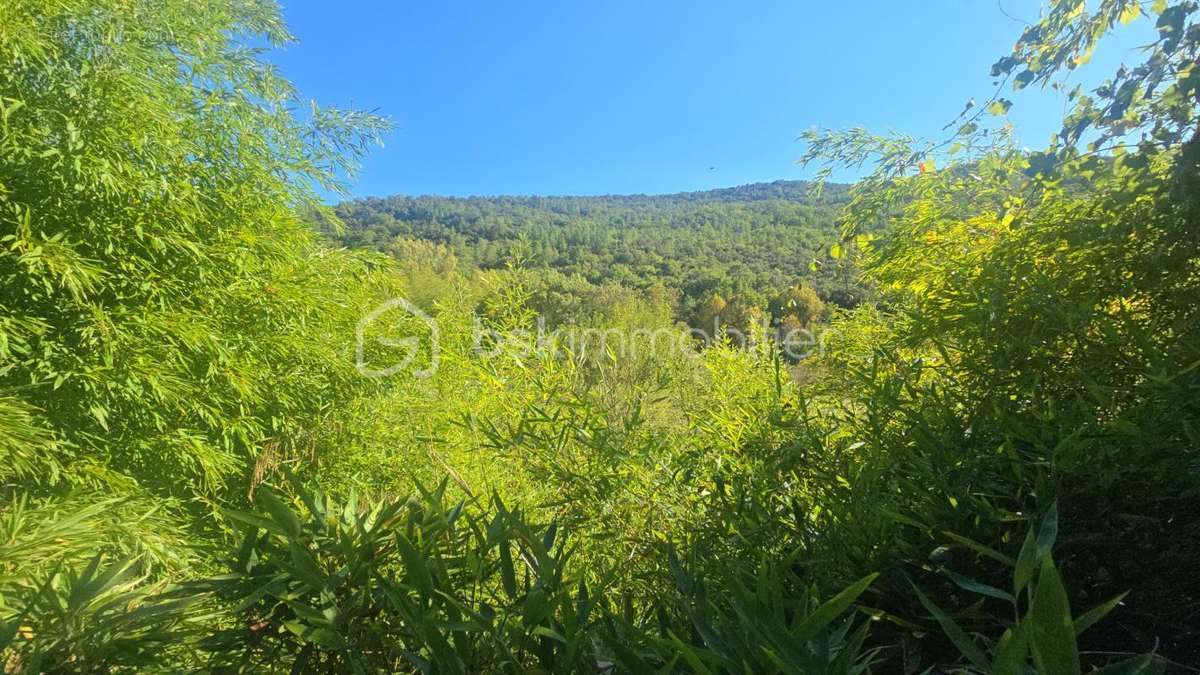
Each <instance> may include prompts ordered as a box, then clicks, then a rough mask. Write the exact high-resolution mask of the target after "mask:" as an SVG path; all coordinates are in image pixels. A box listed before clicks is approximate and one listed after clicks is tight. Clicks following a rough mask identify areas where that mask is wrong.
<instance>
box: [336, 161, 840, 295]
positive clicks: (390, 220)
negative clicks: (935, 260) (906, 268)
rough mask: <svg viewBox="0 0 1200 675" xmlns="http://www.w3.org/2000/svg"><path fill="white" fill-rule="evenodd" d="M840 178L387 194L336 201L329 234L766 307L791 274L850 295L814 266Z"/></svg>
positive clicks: (829, 228) (833, 275) (826, 270)
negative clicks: (646, 191)
mask: <svg viewBox="0 0 1200 675" xmlns="http://www.w3.org/2000/svg"><path fill="white" fill-rule="evenodd" d="M847 187H848V186H845V185H840V184H833V185H826V186H825V188H824V189H823V190H822V191H821V192H820V194H819V195H814V194H813V193H812V192H811V190H810V184H809V183H806V182H802V181H775V182H773V183H755V184H751V185H743V186H739V187H732V188H724V189H717V190H708V191H703V192H682V193H676V194H668V195H653V196H648V195H607V196H595V197H541V196H529V197H468V198H456V197H431V196H421V197H407V196H399V195H397V196H392V197H385V198H367V199H359V200H354V201H350V202H346V203H343V204H341V205H339V206H338V209H337V210H338V213H339V215H340V216H341V218H342V219H343V220H344V221H345V224H346V228H345V231H344V232H343V233H341V234H340V235H338V236H337V238H338V239H339V241H340V242H341V243H342V244H344V245H347V246H351V247H369V248H375V249H379V250H383V251H389V252H392V253H393V254H396V255H398V256H409V255H413V251H414V246H413V243H414V241H413V240H423V241H427V242H433V243H436V244H440V245H443V246H445V247H447V248H448V249H449V250H450V251H451V252H453V255H454V256H455V258H456V264H465V265H468V266H472V267H478V268H481V269H492V268H498V267H504V266H506V265H508V264H510V263H511V262H512V261H514V260H519V261H521V263H522V264H523V265H526V266H531V267H545V268H551V269H555V270H559V271H561V272H563V273H564V274H567V275H569V276H575V275H578V276H582V277H583V278H585V279H586V280H587V281H588V282H590V283H593V284H599V283H609V282H616V283H620V284H622V285H626V286H631V287H634V288H647V287H649V286H652V285H656V284H662V285H664V286H666V287H668V288H671V289H674V290H677V291H679V293H680V294H681V298H680V311H681V313H684V314H686V313H687V312H688V311H689V308H694V307H695V306H696V305H697V304H698V303H700V302H703V301H706V300H709V299H711V298H712V296H713V295H714V294H716V295H718V296H720V299H721V301H722V302H733V301H734V300H737V301H739V302H740V303H742V304H745V305H750V306H756V307H765V306H766V304H767V303H768V302H769V301H770V299H771V298H772V297H773V296H775V295H777V294H778V293H780V292H783V291H786V290H787V289H789V288H792V287H793V286H795V285H796V284H801V283H802V284H804V285H807V286H811V287H813V288H814V289H816V290H817V292H818V293H820V294H821V295H822V296H823V298H824V299H826V300H832V301H833V302H836V303H839V304H853V299H854V298H855V297H857V294H858V293H857V291H856V290H855V289H854V288H853V285H852V283H850V281H849V280H848V276H847V275H848V272H847V270H845V269H840V268H839V267H838V265H830V264H818V265H814V264H813V263H814V260H821V259H822V258H823V253H824V252H825V251H826V250H827V248H828V246H829V244H830V243H831V242H832V241H833V240H834V239H835V237H836V229H837V228H836V225H835V217H836V212H837V207H838V205H840V204H841V203H843V202H844V200H845V198H846V190H847ZM415 248H417V249H418V250H420V247H419V246H417V247H415ZM824 262H825V263H828V261H824Z"/></svg>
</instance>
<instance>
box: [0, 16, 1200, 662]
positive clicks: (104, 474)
mask: <svg viewBox="0 0 1200 675" xmlns="http://www.w3.org/2000/svg"><path fill="white" fill-rule="evenodd" d="M1196 14H1197V7H1196V5H1195V3H1193V2H1191V1H1190V0H1185V1H1183V2H1179V3H1176V4H1174V5H1171V4H1169V3H1166V2H1155V3H1151V4H1149V5H1148V6H1147V5H1146V4H1143V3H1133V2H1128V1H1125V0H1111V1H1107V0H1106V1H1105V2H1101V3H1099V4H1098V5H1096V6H1095V7H1089V6H1087V5H1084V4H1080V3H1078V2H1075V1H1074V0H1071V1H1069V2H1068V1H1058V2H1053V3H1052V4H1051V6H1050V7H1049V8H1048V11H1047V12H1046V14H1045V15H1044V17H1043V19H1042V20H1041V21H1040V22H1039V23H1038V24H1036V25H1034V26H1031V27H1030V28H1029V29H1028V30H1026V31H1025V34H1024V36H1023V37H1022V39H1021V41H1020V42H1019V43H1018V44H1017V46H1016V49H1015V51H1014V53H1013V55H1012V56H1010V57H1006V58H1005V59H1002V60H1001V61H1000V62H999V63H998V64H997V67H996V76H997V77H1007V76H1008V75H1009V74H1012V75H1013V79H1012V81H1013V83H1014V84H1015V85H1016V86H1018V87H1022V86H1028V85H1030V84H1043V83H1050V84H1057V82H1058V79H1057V78H1061V76H1062V75H1063V74H1064V73H1065V72H1066V71H1069V70H1071V69H1072V68H1074V67H1078V66H1081V65H1083V63H1084V62H1085V61H1086V58H1087V54H1089V53H1090V50H1091V49H1092V48H1093V47H1094V46H1095V43H1096V41H1097V40H1099V39H1101V38H1102V37H1103V35H1104V34H1106V33H1107V31H1108V30H1110V29H1111V28H1113V27H1115V26H1117V25H1120V24H1123V23H1128V22H1131V21H1136V20H1139V19H1140V18H1142V17H1152V18H1154V20H1155V21H1156V28H1157V30H1158V32H1159V40H1158V41H1157V42H1155V43H1154V44H1153V45H1151V46H1150V47H1149V48H1148V50H1147V51H1146V60H1145V62H1144V63H1142V64H1139V65H1137V66H1135V67H1133V68H1127V69H1122V71H1121V72H1119V73H1117V74H1116V76H1115V78H1114V80H1113V81H1112V82H1110V83H1108V84H1106V85H1104V87H1102V88H1101V89H1100V90H1098V91H1096V92H1092V94H1089V95H1084V94H1082V93H1077V94H1075V95H1074V100H1075V101H1076V102H1077V105H1076V108H1075V109H1074V110H1073V111H1072V112H1071V113H1070V114H1069V115H1068V116H1067V118H1066V120H1064V130H1063V132H1062V133H1060V134H1059V135H1058V136H1057V138H1056V140H1055V141H1054V143H1053V144H1052V146H1051V147H1049V148H1047V149H1046V150H1045V151H1044V152H1040V153H1029V152H1026V151H1023V150H1019V149H1017V148H1016V147H1014V146H1013V145H1012V143H1011V142H1010V140H1009V138H1010V136H1009V129H1008V127H1007V126H1005V124H1006V123H1005V122H1004V121H1003V119H1002V118H1003V116H1004V115H1005V114H1007V112H1008V111H1009V109H1010V107H1011V106H1012V105H1014V104H1013V103H1012V102H1011V101H1009V100H1008V99H1004V98H1002V97H1001V96H1000V95H999V93H998V94H997V96H996V97H995V98H993V99H992V100H989V101H986V102H985V103H984V104H982V105H974V104H973V103H972V104H969V105H967V106H966V107H965V108H964V110H963V112H962V114H961V115H960V118H959V119H957V120H955V121H954V122H953V123H952V124H951V125H950V126H949V127H947V129H948V130H949V129H954V130H955V131H954V132H953V136H952V137H951V138H950V139H947V140H946V141H944V142H936V141H928V142H925V141H917V140H915V139H909V138H906V137H903V136H890V137H883V138H880V137H876V136H872V135H871V134H870V133H869V132H867V131H865V130H861V129H854V130H849V131H842V132H822V131H814V132H811V133H810V134H808V135H807V136H806V139H807V140H808V141H809V146H808V148H807V150H806V154H805V156H804V158H803V160H804V161H806V162H815V163H825V164H826V166H825V167H824V168H823V169H822V171H828V170H829V169H830V168H831V166H832V165H836V164H839V163H851V164H858V163H862V162H864V161H871V162H873V163H874V165H875V167H876V168H875V170H874V171H873V172H872V173H870V174H869V175H868V176H867V177H866V178H865V179H864V180H862V181H861V182H860V183H858V184H857V185H855V186H853V187H852V188H842V187H840V186H830V189H829V190H827V192H826V194H825V196H812V195H811V194H810V193H809V192H808V189H809V187H810V186H807V185H804V186H801V185H796V184H789V183H778V184H771V185H765V186H764V185H757V186H746V187H744V188H738V189H735V190H732V191H717V192H713V193H703V194H685V195H672V196H666V197H657V198H647V197H626V198H622V197H609V198H578V199H572V198H553V199H552V198H496V199H471V200H457V199H456V200H443V199H436V198H419V199H406V198H397V197H394V198H389V199H385V200H363V201H355V202H348V203H345V204H343V205H341V206H340V207H339V208H338V209H337V212H338V213H340V214H341V215H342V216H343V217H345V218H346V219H347V220H349V221H350V227H349V228H348V229H347V230H345V231H344V233H342V234H338V232H339V228H340V226H339V225H338V223H337V219H336V216H337V213H334V210H331V209H327V208H325V207H322V206H320V205H319V203H318V200H317V198H316V194H317V190H316V189H315V188H317V187H325V188H336V183H337V180H336V178H335V177H336V176H338V175H342V174H343V173H344V172H345V171H346V170H348V169H350V168H352V165H353V162H354V159H355V157H356V156H357V155H358V153H359V152H361V151H362V150H363V148H364V144H366V143H368V142H370V141H371V140H373V139H374V138H375V137H376V135H377V134H378V132H380V131H382V130H383V129H384V128H385V126H386V125H385V124H384V123H383V122H382V121H381V120H378V119H376V118H374V117H372V116H369V115H361V114H359V113H353V112H339V111H334V110H328V109H320V108H316V107H310V108H308V109H307V112H297V111H298V110H301V107H300V106H298V103H299V102H298V101H297V100H296V99H295V94H294V92H293V90H292V88H291V86H290V85H289V84H288V83H287V82H286V81H284V80H282V79H281V78H280V77H278V75H277V74H276V73H275V72H274V71H273V69H272V68H271V67H270V66H269V65H268V64H267V63H266V62H265V61H263V60H262V52H261V51H260V50H259V49H258V48H257V47H253V46H251V45H262V44H274V45H277V44H280V43H282V42H284V41H286V40H288V36H287V33H286V31H285V30H284V29H283V26H282V22H281V20H280V17H279V12H278V8H277V7H276V6H275V5H274V4H273V3H271V2H267V1H266V0H263V1H261V2H260V1H257V0H255V1H252V2H234V1H232V0H205V1H204V2H201V3H192V2H182V1H181V0H166V1H159V2H154V3H149V2H125V1H123V0H122V1H118V0H55V1H54V2H40V1H39V2H34V1H32V0H10V1H9V2H5V3H3V4H0V292H2V294H3V295H2V300H3V302H0V359H2V360H0V509H2V511H0V653H2V654H3V659H4V661H5V668H6V670H14V671H21V670H24V671H29V672H36V671H51V672H55V671H57V672H71V671H81V672H114V671H122V670H164V671H171V672H177V671H181V670H184V671H186V670H204V669H209V670H226V671H227V670H237V671H251V670H253V671H256V672H257V671H268V672H270V671H284V670H287V671H290V672H344V671H350V672H397V671H400V672H416V671H420V672H464V673H465V672H607V671H608V670H610V669H611V670H616V671H622V672H623V671H630V672H687V671H693V672H713V673H735V672H789V673H791V672H804V673H810V672H822V673H865V672H869V671H871V670H876V671H878V672H922V671H923V670H925V671H930V670H932V671H966V672H995V673H1027V672H1030V664H1032V669H1033V671H1034V672H1039V673H1045V674H1047V675H1059V674H1060V673H1061V674H1064V675H1068V674H1071V673H1082V672H1088V670H1089V669H1101V672H1105V671H1107V672H1146V671H1149V670H1153V669H1158V668H1159V667H1160V666H1162V665H1164V664H1170V663H1171V661H1170V660H1169V659H1176V660H1178V661H1180V662H1184V661H1188V660H1193V661H1194V660H1195V659H1194V658H1193V657H1195V656H1196V654H1195V651H1194V649H1195V647H1194V645H1193V642H1194V637H1193V636H1194V635H1195V634H1196V633H1197V631H1198V630H1200V629H1198V628H1197V626H1196V623H1195V617H1196V612H1195V598H1197V597H1200V588H1198V587H1197V580H1196V579H1195V578H1194V577H1192V576H1188V575H1186V574H1180V573H1179V570H1180V569H1182V568H1184V566H1185V565H1186V563H1189V562H1191V561H1193V560H1197V559H1200V544H1198V543H1197V542H1200V519H1198V518H1197V510H1196V508H1195V501H1196V498H1197V495H1200V472H1198V471H1197V467H1200V458H1198V457H1197V454H1196V448H1197V447H1198V445H1197V437H1196V429H1197V427H1198V426H1200V419H1198V417H1200V408H1198V407H1197V401H1200V397H1197V396H1196V392H1197V390H1198V389H1200V369H1198V367H1197V364H1200V332H1198V329H1200V316H1197V312H1198V311H1200V310H1198V309H1197V308H1198V307H1200V285H1198V283H1197V282H1198V279H1200V275H1198V273H1197V263H1196V261H1197V260H1200V250H1197V246H1198V245H1200V240H1198V239H1197V237H1196V234H1195V232H1196V228H1195V227H1194V225H1195V223H1196V220H1197V215H1198V214H1200V202H1198V201H1197V195H1198V194H1200V162H1198V161H1197V158H1198V157H1200V140H1198V139H1200V136H1197V133H1198V132H1197V119H1198V117H1197V103H1196V101H1197V98H1196V96H1195V94H1196V91H1197V89H1198V87H1200V84H1198V82H1200V80H1197V77H1198V73H1200V71H1197V70H1196V68H1195V67H1194V65H1193V64H1194V63H1195V62H1196V60H1197V58H1196V57H1197V54H1196V51H1197V49H1198V46H1197V45H1198V44H1200V30H1197V26H1196V22H1195V16H1196ZM801 189H803V190H804V192H805V194H804V196H803V197H802V196H801V195H800V191H801ZM835 208H840V209H841V213H840V216H837V217H836V220H837V221H838V222H840V223H841V224H842V225H843V226H844V227H843V230H842V232H841V233H840V236H835V235H834V233H833V232H831V228H830V226H829V225H830V224H831V223H833V222H834V221H835V214H834V209H835ZM313 222H320V223H322V224H323V225H322V229H323V230H324V234H325V235H327V236H334V237H337V238H339V240H340V241H341V242H343V243H348V244H353V245H356V246H369V247H373V248H378V249H380V250H382V251H384V252H386V253H387V254H388V255H386V256H384V255H377V254H372V253H367V252H361V251H348V250H344V249H334V248H330V247H329V246H328V245H327V243H326V241H325V240H324V239H322V238H321V236H320V235H318V233H317V232H316V231H315V230H314V229H313V228H312V227H311V223H313ZM866 287H870V288H871V289H872V292H871V293H870V294H868V293H865V292H864V290H863V289H864V288H866ZM398 296H405V297H408V298H410V299H411V300H414V301H416V303H417V304H418V305H419V306H420V307H421V308H423V310H424V311H426V312H427V313H428V314H429V315H431V316H433V317H435V318H436V320H437V325H438V335H439V345H438V348H439V354H440V364H439V367H438V369H437V370H436V372H432V373H430V374H429V377H427V378H413V377H411V376H410V375H408V374H405V373H400V374H397V375H394V376H392V377H390V378H366V377H362V376H361V375H360V373H358V372H357V371H356V369H355V367H354V361H353V358H352V357H353V347H354V342H353V340H354V336H355V332H356V328H357V327H358V322H359V319H360V318H362V317H364V316H366V315H367V313H368V312H370V311H371V310H372V309H374V308H376V307H377V306H379V303H380V302H381V301H383V300H385V299H389V298H395V297H398ZM833 306H836V307H837V309H834V308H833ZM538 316H542V317H544V318H546V319H549V321H550V323H551V325H550V326H549V327H548V328H549V329H552V330H553V329H558V331H559V332H557V333H554V334H553V335H552V339H551V340H549V342H548V343H544V342H543V341H542V340H541V338H542V337H543V336H542V335H539V333H538V331H539V330H540V329H542V328H543V327H544V326H541V325H538V324H537V317H538ZM681 319H682V320H685V321H688V322H690V323H691V324H692V325H693V326H694V327H698V328H702V329H705V330H713V332H714V333H717V334H716V335H711V336H710V337H713V338H715V339H714V340H711V341H708V343H707V344H701V343H700V342H699V341H697V340H694V339H692V338H691V337H690V336H689V335H688V334H687V331H686V326H684V325H681V324H678V323H676V322H677V320H681ZM760 319H767V320H768V321H769V322H771V323H772V324H773V325H774V326H775V328H776V329H777V330H785V329H786V330H801V329H807V328H809V327H811V326H812V325H813V324H814V322H822V323H824V322H827V321H828V322H829V325H828V329H827V330H822V332H821V334H820V340H819V345H818V346H819V349H818V350H817V352H818V353H817V354H815V355H812V356H810V357H806V358H803V359H801V360H799V362H797V363H791V364H790V365H789V363H788V362H787V361H786V360H785V359H783V358H781V357H782V356H783V355H781V354H780V353H779V350H778V349H777V348H776V340H775V339H773V336H772V335H770V334H765V333H764V332H763V331H762V330H761V327H760ZM384 324H387V325H384ZM423 325H424V324H423V323H422V322H421V321H420V320H419V319H417V318H414V317H408V319H396V320H394V321H391V320H389V321H384V322H380V323H379V324H378V325H373V326H372V330H373V331H375V332H372V333H371V335H370V337H371V339H372V341H373V342H372V346H371V349H372V350H373V351H372V352H371V353H370V356H371V358H372V359H373V361H372V362H374V359H383V358H386V357H387V356H388V354H387V353H386V351H385V350H384V347H386V346H387V343H386V342H382V341H381V342H379V343H378V344H375V343H374V338H376V337H382V338H389V337H392V335H391V333H388V332H387V331H389V330H407V331H410V332H409V333H405V336H409V337H411V336H412V335H413V333H412V332H411V331H412V330H415V329H421V330H424V331H425V332H422V333H419V334H418V335H419V336H420V337H422V338H428V336H429V335H430V334H431V331H430V330H429V328H428V327H425V328H421V326H423ZM717 327H719V329H717ZM570 331H581V332H584V333H586V335H584V336H583V337H582V338H579V336H577V335H574V334H572V333H570ZM739 331H740V332H741V333H742V334H744V335H746V336H747V337H748V339H746V340H743V341H741V342H739V341H738V340H736V339H735V336H736V334H737V332H739ZM377 333H378V335H377ZM663 336H666V337H667V338H674V337H678V338H679V339H669V340H665V341H663V340H661V338H662V337H663ZM774 337H778V336H774ZM285 473H294V474H296V475H297V476H298V477H299V478H298V479H297V481H296V482H294V483H293V484H292V485H291V486H290V487H289V488H288V489H287V490H281V491H276V490H273V489H271V488H269V487H268V486H269V485H272V484H278V481H277V480H276V479H277V477H278V476H279V475H281V474H285ZM307 485H314V486H319V487H317V488H311V489H310V488H308V487H303V486H307ZM422 485H438V486H439V487H438V488H437V489H436V490H432V491H425V490H422V489H421V488H420V487H419V486H422ZM414 488H415V489H416V490H417V492H418V494H417V495H416V496H414V497H412V498H409V499H397V498H396V497H395V495H398V494H408V493H410V492H412V491H413V490H414ZM348 494H349V495H353V494H359V495H361V498H354V497H350V498H346V497H345V495H348ZM482 495H491V498H490V500H487V499H484V498H483V497H481V496H482ZM248 498H249V499H252V500H253V501H255V502H256V504H257V507H246V506H244V502H245V501H246V500H247V499H248ZM1035 514H1036V515H1035ZM1039 515H1040V518H1039V517H1038V516H1039ZM1034 522H1037V523H1038V525H1037V527H1036V529H1035V528H1034V527H1033V523H1034ZM1018 541H1020V542H1023V543H1022V544H1021V545H1020V546H1018V545H1017V542H1018ZM1014 549H1015V550H1014ZM1052 550H1053V557H1052V556H1051V551H1052ZM930 551H932V553H930ZM114 561H120V562H114ZM910 580H911V581H910ZM1080 607H1094V609H1092V610H1089V611H1087V612H1084V613H1082V614H1078V613H1077V612H1076V610H1077V609H1078V608H1080ZM1073 608H1075V610H1073ZM1110 612H1111V613H1112V614H1113V616H1114V617H1116V618H1119V621H1117V620H1106V618H1105V617H1106V616H1107V615H1109V613H1110ZM860 616H870V617H871V619H872V620H871V621H866V620H863V619H861V618H859V617H860ZM1154 650H1158V651H1159V652H1160V653H1154ZM1113 652H1117V653H1116V654H1114V653H1113ZM1139 653H1140V654H1142V656H1135V655H1136V654H1139ZM1126 656H1130V657H1133V658H1132V659H1125V658H1124V657H1126Z"/></svg>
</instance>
